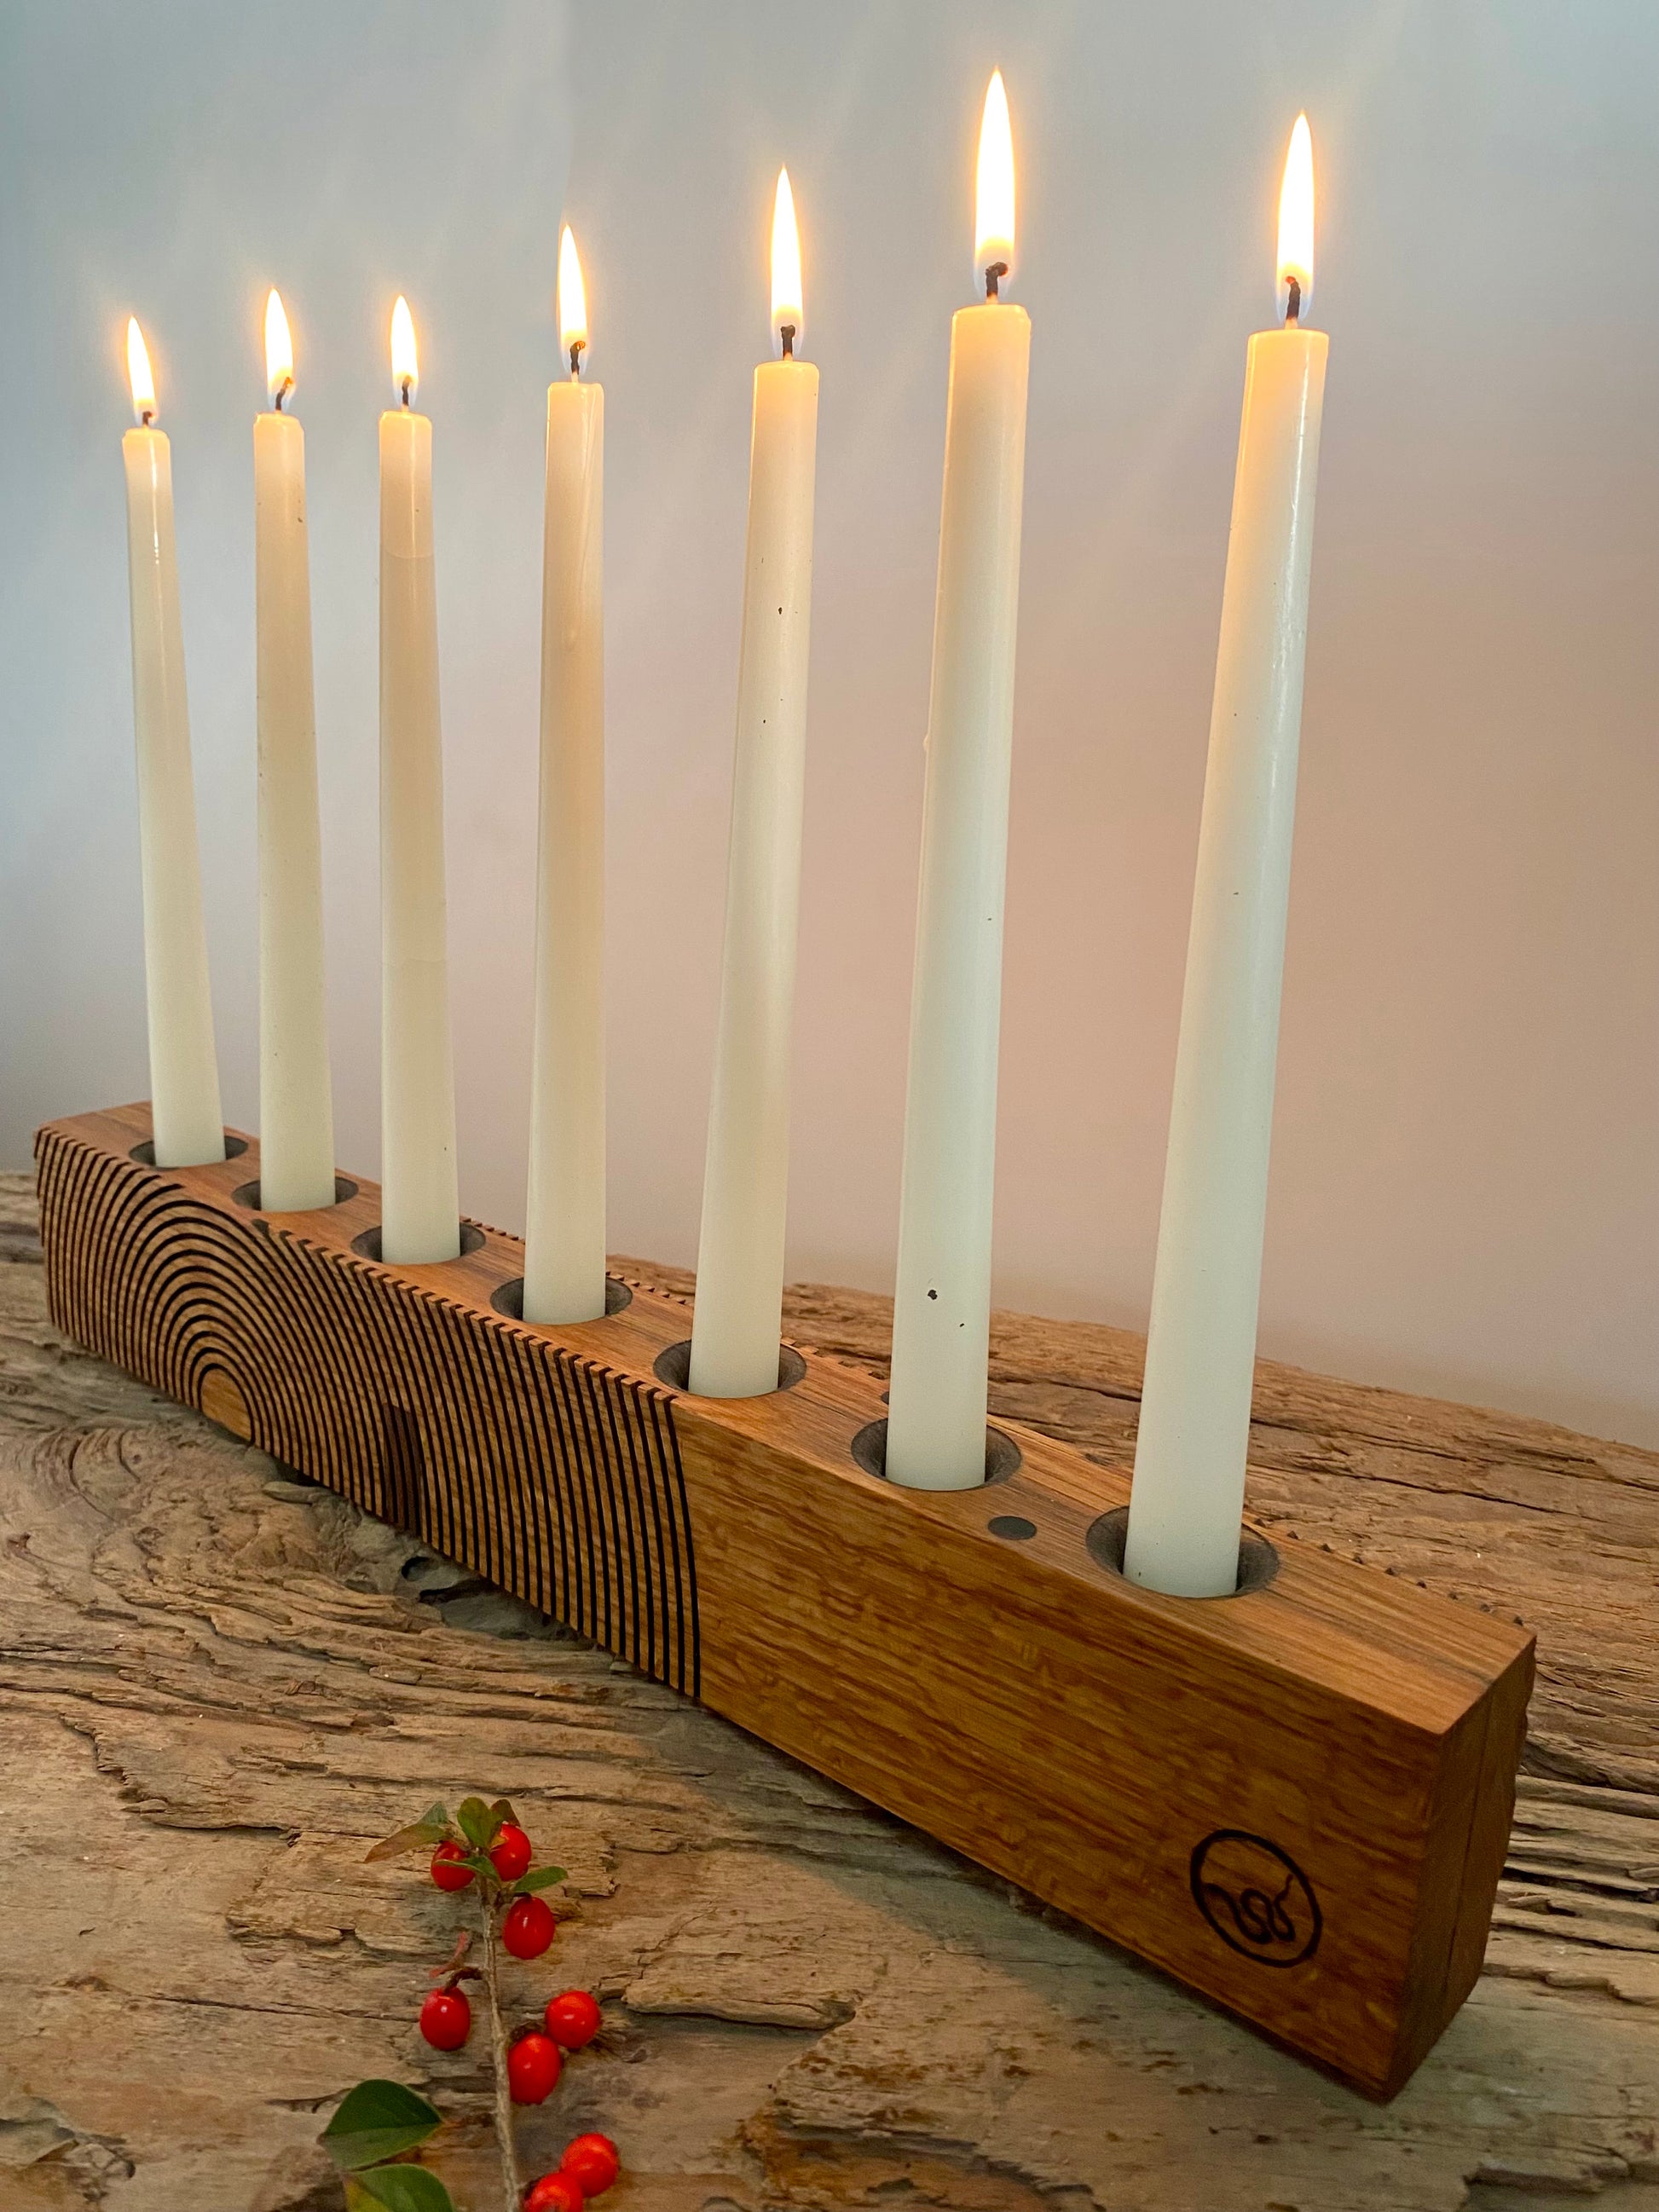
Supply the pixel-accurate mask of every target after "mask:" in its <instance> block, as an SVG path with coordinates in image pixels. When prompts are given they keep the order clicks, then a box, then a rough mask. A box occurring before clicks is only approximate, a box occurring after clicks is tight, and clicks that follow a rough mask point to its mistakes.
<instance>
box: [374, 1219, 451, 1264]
mask: <svg viewBox="0 0 1659 2212" xmlns="http://www.w3.org/2000/svg"><path fill="white" fill-rule="evenodd" d="M483 1241H484V1234H483V1230H482V1229H480V1228H479V1227H478V1225H477V1222H474V1221H464V1222H462V1224H461V1249H460V1254H459V1257H461V1258H463V1259H465V1256H466V1255H467V1254H468V1253H469V1252H476V1251H477V1250H478V1249H480V1247H481V1246H482V1245H483ZM351 1249H352V1250H353V1251H354V1252H355V1253H356V1255H357V1257H358V1258H359V1259H360V1260H380V1223H379V1222H378V1221H377V1222H376V1223H375V1225H374V1227H373V1228H372V1229H365V1230H364V1231H363V1233H362V1236H361V1237H353V1238H352V1240H351ZM380 1264H381V1266H382V1267H443V1266H445V1265H446V1264H447V1262H445V1261H441V1260H432V1261H427V1260H390V1261H386V1260H382V1261H380Z"/></svg>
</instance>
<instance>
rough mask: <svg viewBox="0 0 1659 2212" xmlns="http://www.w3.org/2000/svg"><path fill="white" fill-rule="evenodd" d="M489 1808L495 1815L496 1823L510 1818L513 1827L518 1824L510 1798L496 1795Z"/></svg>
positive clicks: (517, 1817)
mask: <svg viewBox="0 0 1659 2212" xmlns="http://www.w3.org/2000/svg"><path fill="white" fill-rule="evenodd" d="M489 1809H490V1811H491V1812H492V1813H493V1814H495V1818H496V1820H497V1822H498V1823H499V1822H501V1821H504V1820H511V1821H512V1823H513V1826H514V1827H515V1828H516V1827H518V1826H520V1820H519V1816H518V1814H516V1813H515V1812H514V1811H513V1805H512V1801H511V1799H509V1798H507V1797H498V1798H497V1799H496V1800H495V1803H494V1804H493V1805H492V1806H491V1807H490V1808H489Z"/></svg>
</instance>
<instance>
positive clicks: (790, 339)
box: [778, 323, 795, 361]
mask: <svg viewBox="0 0 1659 2212" xmlns="http://www.w3.org/2000/svg"><path fill="white" fill-rule="evenodd" d="M778 337H780V339H781V341H782V344H783V358H784V359H785V361H793V359H794V358H795V326H794V325H793V323H784V324H782V325H780V327H779V331H778Z"/></svg>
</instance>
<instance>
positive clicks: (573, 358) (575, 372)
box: [570, 338, 587, 384]
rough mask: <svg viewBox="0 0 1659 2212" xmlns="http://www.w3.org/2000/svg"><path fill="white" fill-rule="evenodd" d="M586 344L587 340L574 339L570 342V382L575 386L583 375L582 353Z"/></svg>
mask: <svg viewBox="0 0 1659 2212" xmlns="http://www.w3.org/2000/svg"><path fill="white" fill-rule="evenodd" d="M586 343H587V340H586V338H572V339H571V341H570V380H571V382H572V383H573V384H574V382H575V381H576V380H577V378H578V377H580V374H581V373H582V367H581V357H582V351H583V349H584V348H585V347H586Z"/></svg>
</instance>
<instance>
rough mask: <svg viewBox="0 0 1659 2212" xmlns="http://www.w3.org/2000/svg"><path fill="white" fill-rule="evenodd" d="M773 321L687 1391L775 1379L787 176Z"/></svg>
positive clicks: (799, 738) (809, 490)
mask: <svg viewBox="0 0 1659 2212" xmlns="http://www.w3.org/2000/svg"><path fill="white" fill-rule="evenodd" d="M792 253H793V256H794V258H793V264H792V262H791V258H790V257H791V254H792ZM781 294H782V295H784V296H782V297H781ZM773 324H774V326H775V329H776V330H778V331H780V332H781V334H783V345H784V356H783V358H782V359H781V360H780V361H769V362H762V363H761V365H760V367H759V368H757V370H756V371H755V405H754V420H753V429H752V435H751V437H750V448H749V538H748V548H747V552H746V555H745V557H744V592H743V643H742V647H741V651H740V654H739V659H738V729H737V746H736V754H735V758H734V761H733V764H732V829H731V843H730V848H729V851H728V856H727V862H726V939H725V950H724V956H723V958H722V963H721V969H720V1021H719V1027H718V1029H717V1030H716V1034H715V1044H714V1088H713V1092H712V1096H711V1097H710V1101H709V1108H708V1153H707V1158H706V1162H705V1166H704V1172H703V1187H702V1235H701V1237H700V1239H699V1243H698V1249H697V1300H696V1311H695V1313H694V1315H693V1318H692V1325H691V1367H690V1384H691V1388H692V1389H694V1390H695V1391H696V1392H698V1393H699V1394H700V1395H702V1396H705V1397H710V1398H753V1397H758V1396H759V1395H761V1394H762V1393H763V1392H765V1391H768V1390H775V1389H776V1388H777V1383H778V1358H779V1333H780V1329H781V1324H782V1312H783V1254H784V1230H785V1219H786V1212H787V1198H788V1186H789V1054H790V1035H791V1022H792V1017H793V1007H794V992H795V931H796V921H797V915H798V913H799V904H800V842H801V803H802V791H803V787H804V782H805V769H806V664H807V649H808V642H809V629H810V623H811V600H812V501H813V489H814V472H815V469H816V465H817V422H818V373H817V369H816V368H814V367H813V366H812V364H811V362H804V361H797V360H795V359H794V357H793V349H794V342H795V339H796V337H798V336H799V331H800V325H801V307H800V273H799V252H798V250H797V249H796V240H795V229H794V205H793V199H792V198H791V197H790V192H789V179H788V176H787V173H784V174H782V175H781V176H780V177H779V179H778V188H777V195H776V199H775V206H774V219H773Z"/></svg>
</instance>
